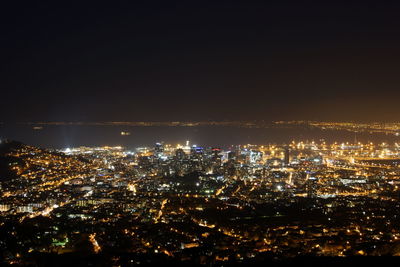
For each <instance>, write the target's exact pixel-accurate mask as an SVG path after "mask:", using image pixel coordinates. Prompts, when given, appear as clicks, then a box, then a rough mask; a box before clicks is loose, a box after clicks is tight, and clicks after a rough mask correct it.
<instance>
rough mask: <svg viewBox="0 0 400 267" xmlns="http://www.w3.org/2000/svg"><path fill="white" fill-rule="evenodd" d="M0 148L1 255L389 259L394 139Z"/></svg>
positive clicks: (394, 241) (397, 154)
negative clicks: (1, 167) (0, 165)
mask: <svg viewBox="0 0 400 267" xmlns="http://www.w3.org/2000/svg"><path fill="white" fill-rule="evenodd" d="M1 153H2V155H1V156H2V160H3V162H7V164H6V165H7V171H8V176H5V177H7V178H8V179H7V180H4V179H3V180H2V182H1V189H2V191H1V192H2V195H1V198H0V212H1V215H2V216H1V222H0V225H1V226H0V231H1V234H2V241H1V243H0V246H1V250H2V251H4V253H3V256H4V257H5V258H4V259H5V261H6V262H8V263H17V264H23V263H29V262H30V261H32V259H34V258H35V257H37V255H38V253H39V254H46V253H56V254H59V255H62V254H68V253H92V254H101V253H111V254H112V255H113V257H112V261H114V263H115V264H122V265H124V264H127V263H128V261H129V262H130V261H132V262H133V261H134V262H135V263H136V264H139V263H146V262H147V261H149V260H150V261H154V262H158V261H160V260H163V259H165V260H168V259H170V260H172V259H173V260H178V261H182V262H185V261H189V262H195V263H198V264H218V263H223V262H227V263H229V262H246V261H248V260H251V259H253V258H255V259H262V258H263V257H266V258H268V257H271V256H277V257H280V258H288V257H289V258H290V257H295V256H299V255H312V256H355V255H365V256H380V255H394V256H397V255H400V250H399V246H398V243H399V241H398V240H400V230H399V228H398V225H399V223H400V216H399V213H398V208H399V204H398V203H399V192H400V168H399V164H400V145H399V144H397V143H394V144H387V143H379V144H374V143H340V144H339V143H332V144H328V143H325V142H318V143H317V142H308V143H307V142H291V143H289V144H282V145H251V144H246V145H237V146H232V147H229V148H226V149H221V148H217V147H202V146H200V145H195V144H193V145H192V144H190V142H189V141H186V142H185V143H184V144H178V145H172V144H165V143H156V144H155V145H154V146H152V147H138V148H136V149H133V150H126V149H125V148H123V147H78V148H66V149H63V150H47V149H40V148H37V147H33V146H28V145H24V144H21V143H18V142H15V141H8V140H3V141H2V144H1ZM2 175H5V173H4V174H2ZM35 255H36V256H35ZM127 255H128V256H127ZM109 260H111V259H109ZM110 264H111V262H110Z"/></svg>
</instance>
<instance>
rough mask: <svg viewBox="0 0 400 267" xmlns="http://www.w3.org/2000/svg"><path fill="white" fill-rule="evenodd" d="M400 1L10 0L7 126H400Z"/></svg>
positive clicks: (3, 82)
mask: <svg viewBox="0 0 400 267" xmlns="http://www.w3.org/2000/svg"><path fill="white" fill-rule="evenodd" d="M398 11H399V3H397V2H395V1H385V2H378V1H363V2H362V3H361V2H359V1H324V2H323V3H322V2H317V1H284V2H282V1H268V2H264V3H262V2H259V1H210V2H208V1H190V2H186V3H179V2H174V1H160V2H157V1H149V2H147V1H146V2H137V1H134V2H131V3H125V4H113V5H110V4H109V3H101V2H96V4H89V3H79V4H71V3H60V2H53V3H39V2H28V1H27V2H25V3H23V4H21V3H19V2H18V3H16V2H12V1H8V2H7V3H5V4H3V6H2V10H1V16H0V20H1V25H2V36H1V42H0V48H1V49H0V55H1V63H0V68H1V69H0V70H1V72H0V73H1V74H0V75H1V79H0V87H1V88H2V99H7V100H8V101H3V103H2V105H1V107H0V111H1V114H2V116H1V118H0V121H3V122H26V121H35V122H37V121H72V122H76V121H210V120H211V121H224V120H231V121H232V120H233V121H236V120H245V121H248V120H266V121H276V120H319V121H367V122H369V121H397V120H398V116H397V114H398V112H399V111H400V110H399V105H397V99H398V98H399V97H400V93H399V92H400V91H399V90H397V89H398V84H399V82H400V81H399V76H398V62H399V59H400V52H399V49H398V47H399V44H400V37H399V36H400V34H399V31H400V30H399V29H400V27H399V26H400V21H399V19H398V13H399V12H398Z"/></svg>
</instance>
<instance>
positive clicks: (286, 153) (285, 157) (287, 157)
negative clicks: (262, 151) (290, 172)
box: [283, 147, 290, 166]
mask: <svg viewBox="0 0 400 267" xmlns="http://www.w3.org/2000/svg"><path fill="white" fill-rule="evenodd" d="M289 162H290V151H289V147H285V155H284V159H283V163H284V164H285V165H286V166H288V165H289Z"/></svg>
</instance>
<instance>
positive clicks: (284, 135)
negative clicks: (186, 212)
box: [0, 124, 400, 148]
mask: <svg viewBox="0 0 400 267" xmlns="http://www.w3.org/2000/svg"><path fill="white" fill-rule="evenodd" d="M121 131H125V132H130V135H125V136H122V135H121ZM0 138H8V139H13V140H17V141H21V142H23V143H26V144H30V145H36V146H40V147H46V148H65V147H77V146H103V145H109V146H115V145H121V146H125V147H127V148H134V147H138V146H152V145H153V144H154V143H156V142H160V141H164V142H166V143H171V144H178V143H180V144H184V142H186V140H190V143H191V144H198V145H203V146H221V147H228V146H230V145H237V144H270V143H271V144H272V143H276V144H281V143H288V142H291V141H293V140H294V141H307V140H308V141H319V140H321V139H324V140H325V141H326V142H328V143H330V142H334V141H337V142H353V141H354V140H355V139H356V140H357V141H360V142H368V141H373V142H388V143H392V142H400V137H396V136H394V135H386V134H376V133H375V134H370V133H357V134H356V135H355V133H353V132H348V131H337V130H320V129H315V128H313V129H309V128H300V127H291V128H284V127H281V128H277V127H271V128H240V127H224V126H199V127H183V126H177V127H166V126H151V127H137V126H83V125H59V126H54V125H53V126H43V129H41V130H34V129H33V127H32V126H29V125H19V124H3V125H2V126H0Z"/></svg>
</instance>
